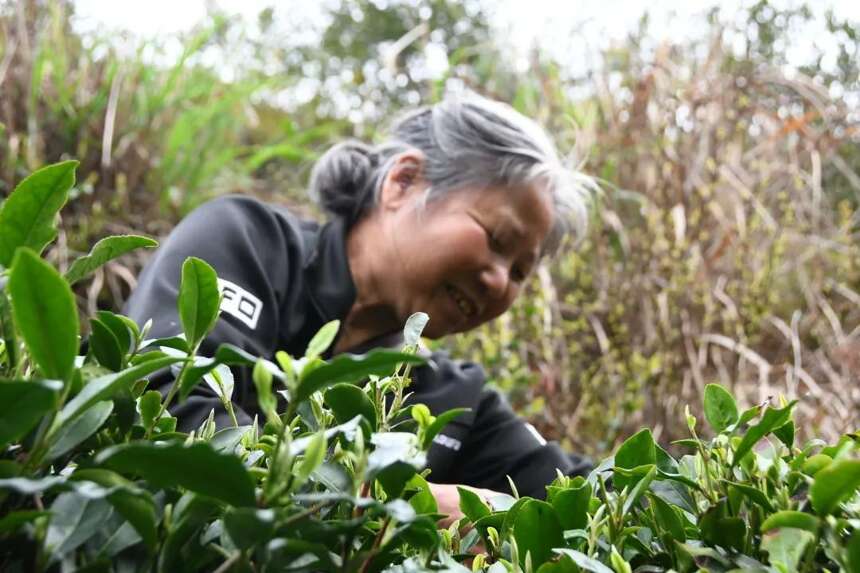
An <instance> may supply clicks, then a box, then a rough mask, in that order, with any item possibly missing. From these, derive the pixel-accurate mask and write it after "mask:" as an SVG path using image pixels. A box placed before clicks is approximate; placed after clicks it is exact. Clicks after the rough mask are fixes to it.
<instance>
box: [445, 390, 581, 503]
mask: <svg viewBox="0 0 860 573" xmlns="http://www.w3.org/2000/svg"><path fill="white" fill-rule="evenodd" d="M458 458H459V460H460V463H459V464H458V466H459V472H460V475H459V476H457V477H458V478H459V479H460V480H462V481H461V483H465V484H469V485H474V486H477V487H484V488H488V489H492V490H495V491H501V492H506V493H510V492H511V488H510V485H509V483H508V478H507V476H510V477H511V479H512V480H513V482H514V484H515V485H516V487H517V491H518V492H519V494H520V495H523V496H526V495H527V496H531V497H535V498H538V499H544V498H545V497H546V489H545V487H546V486H547V485H549V484H550V482H552V480H553V479H555V477H556V475H557V472H556V470H559V471H561V473H562V474H565V475H584V474H586V473H587V472H588V471H590V469H591V464H590V461H589V460H587V459H585V458H580V457H578V456H574V455H568V454H566V453H565V452H564V451H562V449H561V448H560V447H559V446H558V444H556V443H555V442H547V441H546V440H544V439H543V437H541V435H540V434H539V433H538V432H537V430H535V428H534V427H533V426H532V425H531V424H528V423H527V422H525V421H524V420H523V419H522V418H520V417H519V416H517V415H516V414H515V413H514V412H513V410H512V409H511V407H510V406H509V405H508V403H507V402H506V401H505V400H504V398H503V397H502V396H501V394H499V393H498V392H496V391H495V390H493V389H490V388H484V389H483V390H482V393H481V397H480V401H479V403H478V408H477V411H476V412H475V420H474V424H473V425H472V428H471V431H470V432H469V433H468V437H467V438H466V440H465V441H464V443H463V447H462V450H461V451H460V455H459V456H458Z"/></svg>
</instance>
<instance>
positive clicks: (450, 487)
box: [428, 483, 502, 529]
mask: <svg viewBox="0 0 860 573" xmlns="http://www.w3.org/2000/svg"><path fill="white" fill-rule="evenodd" d="M428 485H429V486H430V491H431V492H432V493H433V497H435V498H436V505H437V506H438V507H439V513H444V514H446V517H443V518H442V519H440V520H439V527H444V528H446V529H447V528H448V527H450V526H451V524H452V523H454V522H455V521H457V520H459V519H461V518H462V517H463V512H462V511H460V492H458V491H457V488H458V487H462V488H464V489H468V490H470V491H473V492H475V493H476V494H477V495H478V497H480V498H481V499H482V500H483V501H484V503H486V504H487V505H490V499H492V498H493V497H495V496H497V495H502V494H500V493H499V492H497V491H493V490H491V489H482V488H479V487H471V486H468V485H456V484H448V483H428ZM490 507H492V506H490Z"/></svg>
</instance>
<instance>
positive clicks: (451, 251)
mask: <svg viewBox="0 0 860 573" xmlns="http://www.w3.org/2000/svg"><path fill="white" fill-rule="evenodd" d="M422 196H423V189H421V188H420V187H418V186H414V187H413V188H412V189H410V190H409V191H408V193H407V194H406V198H405V199H404V200H403V204H402V205H400V207H399V208H397V209H394V210H389V211H387V212H385V215H386V216H385V219H386V221H385V224H384V229H385V233H384V235H385V240H387V241H389V245H390V247H391V248H392V249H393V252H392V254H393V257H392V259H393V261H394V264H393V266H392V268H390V269H387V280H389V281H393V284H390V286H391V287H392V288H391V290H390V291H389V292H390V295H389V296H390V298H391V299H392V300H390V301H389V302H390V304H391V305H392V306H393V308H394V311H395V313H396V315H397V316H399V317H400V319H401V320H405V319H406V317H408V316H409V315H410V314H412V313H413V312H418V311H422V312H426V313H427V314H429V315H430V322H429V323H428V325H427V328H426V329H425V331H424V334H425V335H426V336H428V337H430V338H437V337H439V336H443V335H445V334H450V333H455V332H463V331H466V330H469V329H472V328H475V327H477V326H479V325H481V324H483V323H485V322H487V321H489V320H492V319H493V318H496V317H497V316H499V315H500V314H502V313H503V312H505V311H506V310H507V309H508V308H509V307H510V306H511V304H512V303H513V301H514V299H515V298H516V297H517V294H519V292H520V289H521V288H522V286H523V283H524V281H525V280H526V278H527V277H528V275H529V274H530V273H531V272H532V270H533V268H534V267H535V265H536V264H537V262H538V259H539V256H540V252H541V246H542V245H543V243H544V240H545V239H546V237H547V234H548V233H549V232H550V228H551V226H552V223H553V207H552V202H551V198H550V196H549V193H548V192H547V190H546V189H544V188H543V187H539V186H532V187H523V188H515V189H508V188H493V187H490V188H487V189H483V190H471V189H466V190H462V191H457V192H452V193H449V194H448V195H445V196H444V197H442V198H440V199H438V200H435V201H432V202H430V203H428V204H427V205H426V206H423V207H422V206H421V198H422Z"/></svg>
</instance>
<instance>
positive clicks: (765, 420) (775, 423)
mask: <svg viewBox="0 0 860 573" xmlns="http://www.w3.org/2000/svg"><path fill="white" fill-rule="evenodd" d="M795 404H797V400H792V401H791V402H789V404H788V405H787V406H785V407H784V408H779V409H775V408H768V409H767V410H765V413H764V415H763V416H762V418H761V420H760V421H759V423H758V424H756V425H754V426H752V427H751V428H750V429H749V430H747V433H746V434H744V437H743V439H742V440H741V443H740V444H738V447H737V448H735V455H734V457H733V458H732V467H734V466H736V465H737V464H738V463H739V462H740V461H741V460H742V459H743V457H744V456H745V455H747V454H748V453H749V451H750V450H751V449H752V448H753V446H755V445H756V444H757V443H758V441H759V440H760V439H762V438H763V437H765V436H766V435H768V434H769V433H771V432H773V431H774V430H776V429H777V428H779V427H780V426H782V425H783V424H785V423H786V422H788V420H789V419H791V412H792V410H794V405H795Z"/></svg>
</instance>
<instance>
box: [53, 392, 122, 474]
mask: <svg viewBox="0 0 860 573" xmlns="http://www.w3.org/2000/svg"><path fill="white" fill-rule="evenodd" d="M111 412H113V402H111V401H110V400H104V401H103V402H97V403H96V404H95V405H94V406H93V407H92V408H90V409H89V410H87V411H85V412H84V413H83V415H81V416H78V417H77V418H76V419H74V420H72V421H71V422H70V423H68V424H66V425H64V426H61V427H60V429H59V430H58V431H57V435H56V437H54V440H53V443H52V444H51V449H50V450H48V456H47V457H48V459H49V460H54V459H57V458H58V457H60V456H62V455H63V454H65V453H67V452H69V451H71V449H72V448H74V447H75V446H77V445H78V444H80V443H81V442H83V441H84V440H86V439H87V438H89V437H90V436H92V435H93V434H94V433H96V431H97V430H98V429H99V428H101V427H102V424H104V423H105V421H106V420H107V419H108V417H109V416H110V414H111Z"/></svg>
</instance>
